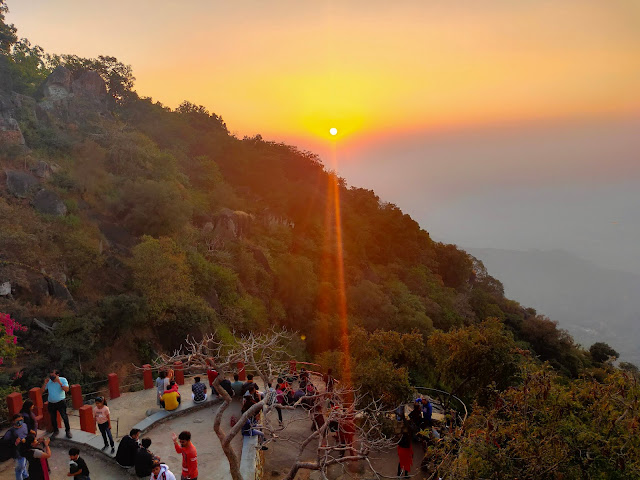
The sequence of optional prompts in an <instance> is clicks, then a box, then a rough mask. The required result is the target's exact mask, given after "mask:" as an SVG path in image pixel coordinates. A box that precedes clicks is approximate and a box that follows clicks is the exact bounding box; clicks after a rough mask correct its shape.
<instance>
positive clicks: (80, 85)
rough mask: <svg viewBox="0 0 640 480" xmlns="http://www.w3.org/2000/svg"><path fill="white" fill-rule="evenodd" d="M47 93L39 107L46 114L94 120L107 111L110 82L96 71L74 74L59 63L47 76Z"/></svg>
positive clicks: (65, 119) (66, 119) (64, 117)
mask: <svg viewBox="0 0 640 480" xmlns="http://www.w3.org/2000/svg"><path fill="white" fill-rule="evenodd" d="M43 94H44V99H43V100H42V101H41V102H40V103H39V104H38V107H39V108H40V109H42V111H43V112H44V113H45V115H46V114H48V115H49V116H52V117H53V118H54V119H59V120H62V121H64V122H78V121H90V120H91V119H92V118H94V117H96V116H99V115H101V114H104V113H105V112H106V111H107V98H108V94H107V85H106V83H105V81H104V80H103V79H102V77H101V76H100V74H99V73H98V72H95V71H92V70H87V71H84V72H81V73H78V74H77V76H74V75H73V74H72V72H71V71H70V70H69V69H67V68H65V67H63V66H58V67H56V69H55V70H54V71H53V73H52V74H51V75H49V78H47V81H46V82H45V84H44V87H43ZM40 116H41V117H42V115H40Z"/></svg>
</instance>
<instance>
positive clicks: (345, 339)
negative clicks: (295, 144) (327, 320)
mask: <svg viewBox="0 0 640 480" xmlns="http://www.w3.org/2000/svg"><path fill="white" fill-rule="evenodd" d="M331 163H332V166H333V168H334V171H335V170H337V169H336V167H337V163H338V162H337V146H336V144H333V145H332V148H331ZM329 190H330V195H329V196H328V201H329V202H332V203H333V205H332V206H333V214H334V220H335V241H336V256H335V261H336V277H337V278H336V282H337V287H338V305H337V307H338V319H339V321H340V345H341V350H342V353H343V354H344V371H343V372H342V381H343V382H344V383H345V384H346V385H351V354H350V349H349V324H348V315H347V293H346V287H345V282H344V251H343V244H342V216H341V210H340V184H339V177H338V175H337V173H334V174H331V175H329ZM328 208H330V206H328Z"/></svg>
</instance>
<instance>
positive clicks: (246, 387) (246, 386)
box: [241, 374, 258, 396]
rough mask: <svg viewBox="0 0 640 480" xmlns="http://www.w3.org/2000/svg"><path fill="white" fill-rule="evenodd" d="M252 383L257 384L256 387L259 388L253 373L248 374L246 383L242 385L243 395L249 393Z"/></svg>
mask: <svg viewBox="0 0 640 480" xmlns="http://www.w3.org/2000/svg"><path fill="white" fill-rule="evenodd" d="M251 385H254V386H255V389H256V390H258V385H257V384H256V383H254V382H253V375H251V374H249V375H247V381H246V382H244V385H242V390H241V392H242V395H243V396H244V394H245V393H247V391H249V387H250V386H251Z"/></svg>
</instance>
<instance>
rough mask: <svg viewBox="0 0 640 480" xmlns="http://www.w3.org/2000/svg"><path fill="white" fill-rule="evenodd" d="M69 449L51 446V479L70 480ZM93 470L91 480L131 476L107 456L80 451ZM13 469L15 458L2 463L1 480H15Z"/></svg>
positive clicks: (115, 479)
mask: <svg viewBox="0 0 640 480" xmlns="http://www.w3.org/2000/svg"><path fill="white" fill-rule="evenodd" d="M68 452H69V449H68V448H64V447H61V446H58V447H55V446H54V447H52V448H51V458H50V459H49V466H50V467H51V480H68V479H69V478H70V477H67V473H68V472H69V453H68ZM80 456H81V457H83V458H84V460H85V462H87V466H88V467H89V471H90V472H91V480H128V479H129V478H133V477H130V476H128V475H127V474H126V472H125V471H123V470H122V468H120V467H119V466H118V465H116V464H115V462H112V461H109V459H108V458H107V457H104V456H102V455H99V454H94V453H91V452H84V451H81V452H80ZM15 478H16V476H15V473H14V471H13V460H8V461H6V462H3V463H1V464H0V480H15Z"/></svg>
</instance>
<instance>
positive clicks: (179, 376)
mask: <svg viewBox="0 0 640 480" xmlns="http://www.w3.org/2000/svg"><path fill="white" fill-rule="evenodd" d="M173 374H174V379H175V381H176V383H177V384H178V385H184V367H183V366H182V362H180V361H177V362H176V363H174V372H173Z"/></svg>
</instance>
